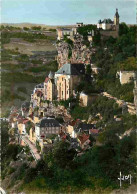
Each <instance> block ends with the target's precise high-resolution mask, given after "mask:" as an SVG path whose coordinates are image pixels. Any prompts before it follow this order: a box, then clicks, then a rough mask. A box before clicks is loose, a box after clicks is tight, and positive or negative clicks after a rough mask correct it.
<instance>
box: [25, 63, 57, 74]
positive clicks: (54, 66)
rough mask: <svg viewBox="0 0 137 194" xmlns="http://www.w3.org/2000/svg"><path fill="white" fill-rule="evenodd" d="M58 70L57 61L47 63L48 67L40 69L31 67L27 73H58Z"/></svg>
mask: <svg viewBox="0 0 137 194" xmlns="http://www.w3.org/2000/svg"><path fill="white" fill-rule="evenodd" d="M57 70H58V63H57V61H52V62H49V63H47V64H46V65H44V66H43V65H42V66H39V67H30V68H28V69H27V70H26V71H27V72H33V73H39V72H49V71H53V72H55V71H57Z"/></svg>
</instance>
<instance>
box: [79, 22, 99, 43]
mask: <svg viewBox="0 0 137 194" xmlns="http://www.w3.org/2000/svg"><path fill="white" fill-rule="evenodd" d="M92 31H94V34H93V46H99V45H100V44H101V35H100V32H99V30H98V29H97V27H96V25H87V26H81V27H79V28H78V33H79V34H81V35H82V36H83V39H84V42H83V43H84V44H85V45H86V46H89V42H88V39H87V36H88V34H91V33H92Z"/></svg>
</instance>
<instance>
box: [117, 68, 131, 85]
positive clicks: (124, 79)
mask: <svg viewBox="0 0 137 194" xmlns="http://www.w3.org/2000/svg"><path fill="white" fill-rule="evenodd" d="M116 77H117V78H119V80H120V83H121V84H127V83H129V82H131V80H132V79H134V77H135V71H118V72H117V74H116Z"/></svg>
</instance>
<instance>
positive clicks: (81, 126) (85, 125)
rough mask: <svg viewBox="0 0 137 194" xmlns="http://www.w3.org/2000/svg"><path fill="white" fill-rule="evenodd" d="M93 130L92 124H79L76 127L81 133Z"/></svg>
mask: <svg viewBox="0 0 137 194" xmlns="http://www.w3.org/2000/svg"><path fill="white" fill-rule="evenodd" d="M94 128H95V125H94V124H86V123H80V124H79V125H78V127H77V129H81V130H83V131H86V130H89V129H94Z"/></svg>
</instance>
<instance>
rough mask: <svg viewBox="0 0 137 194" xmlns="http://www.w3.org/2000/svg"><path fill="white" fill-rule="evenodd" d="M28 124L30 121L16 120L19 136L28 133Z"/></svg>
mask: <svg viewBox="0 0 137 194" xmlns="http://www.w3.org/2000/svg"><path fill="white" fill-rule="evenodd" d="M29 123H30V121H29V120H28V119H25V118H24V119H23V118H22V119H19V120H18V125H17V126H18V133H19V134H20V135H25V134H26V133H28V132H27V127H28V125H29Z"/></svg>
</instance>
